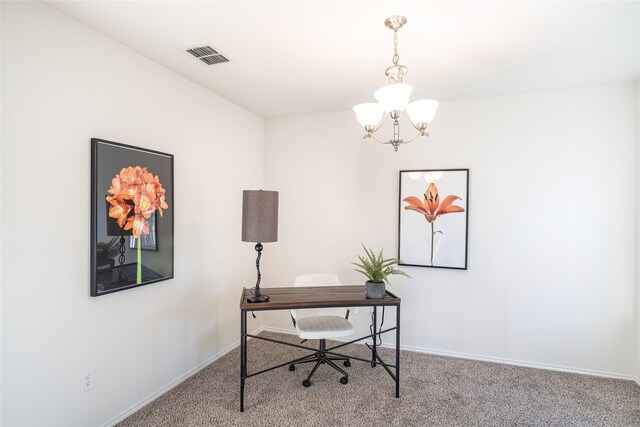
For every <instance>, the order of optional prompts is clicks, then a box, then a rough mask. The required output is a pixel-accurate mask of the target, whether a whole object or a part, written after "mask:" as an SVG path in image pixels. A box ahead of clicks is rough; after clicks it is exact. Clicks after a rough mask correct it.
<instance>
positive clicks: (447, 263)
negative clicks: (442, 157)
mask: <svg viewBox="0 0 640 427" xmlns="http://www.w3.org/2000/svg"><path fill="white" fill-rule="evenodd" d="M399 193H400V197H399V201H400V203H399V226H398V229H399V233H398V240H399V241H398V258H399V259H400V260H401V262H400V264H401V265H408V266H415V267H434V268H453V269H459V270H466V269H467V246H468V243H467V240H468V223H469V221H468V218H469V216H468V215H469V169H433V170H431V169H429V170H405V171H400V192H399Z"/></svg>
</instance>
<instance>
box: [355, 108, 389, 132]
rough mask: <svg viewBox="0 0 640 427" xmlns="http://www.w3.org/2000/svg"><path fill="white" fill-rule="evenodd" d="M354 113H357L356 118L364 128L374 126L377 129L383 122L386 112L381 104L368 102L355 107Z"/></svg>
mask: <svg viewBox="0 0 640 427" xmlns="http://www.w3.org/2000/svg"><path fill="white" fill-rule="evenodd" d="M353 111H354V112H355V113H356V118H357V119H358V121H359V122H360V125H362V126H363V127H365V128H366V127H367V126H372V127H373V128H375V127H376V126H378V125H379V124H380V122H381V121H382V116H383V115H384V110H383V109H382V107H380V104H377V103H375V102H368V103H365V104H358V105H356V106H355V107H353Z"/></svg>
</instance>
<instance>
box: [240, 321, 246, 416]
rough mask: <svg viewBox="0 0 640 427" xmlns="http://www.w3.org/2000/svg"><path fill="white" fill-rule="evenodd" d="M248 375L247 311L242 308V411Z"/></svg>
mask: <svg viewBox="0 0 640 427" xmlns="http://www.w3.org/2000/svg"><path fill="white" fill-rule="evenodd" d="M246 376H247V311H246V310H240V412H244V381H245V377H246Z"/></svg>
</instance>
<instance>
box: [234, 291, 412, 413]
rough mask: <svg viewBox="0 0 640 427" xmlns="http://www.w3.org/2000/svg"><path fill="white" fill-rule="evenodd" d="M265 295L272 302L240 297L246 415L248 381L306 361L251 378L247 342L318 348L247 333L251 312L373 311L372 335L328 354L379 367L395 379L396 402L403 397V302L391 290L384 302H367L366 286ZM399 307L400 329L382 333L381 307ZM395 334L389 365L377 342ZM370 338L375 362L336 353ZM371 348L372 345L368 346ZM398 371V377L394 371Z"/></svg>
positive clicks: (256, 373)
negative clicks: (318, 309) (261, 341)
mask: <svg viewBox="0 0 640 427" xmlns="http://www.w3.org/2000/svg"><path fill="white" fill-rule="evenodd" d="M261 290H262V293H263V294H264V295H269V301H268V302H263V303H249V302H247V298H248V297H250V296H252V293H251V289H245V288H243V289H242V294H241V297H240V411H244V386H245V380H247V379H248V378H251V377H253V376H256V375H260V374H263V373H265V372H268V371H271V370H273V369H277V368H281V367H283V366H287V365H289V364H291V363H294V362H297V361H299V360H302V359H304V358H305V357H306V356H305V357H301V358H298V359H294V360H290V361H288V362H286V363H281V364H279V365H277V366H272V367H270V368H267V369H262V370H260V371H257V372H253V373H251V374H249V373H248V372H247V371H248V367H247V338H249V337H251V338H255V339H260V340H264V341H270V342H275V343H279V344H283V345H288V346H291V347H296V348H302V349H305V350H309V351H312V352H315V351H317V349H316V348H312V347H307V346H304V345H298V344H292V343H288V342H285V341H279V340H274V339H271V338H266V337H261V336H258V335H251V334H248V333H247V312H248V311H269V310H292V309H303V308H331V307H345V308H348V307H373V322H372V333H371V334H369V335H366V336H363V337H360V338H357V339H354V340H351V341H349V342H346V343H342V344H339V345H336V346H333V347H331V348H328V349H326V351H325V353H327V354H330V355H335V356H345V357H349V358H350V359H352V360H357V361H361V362H367V363H370V364H371V367H373V368H375V367H376V366H377V365H380V366H382V367H383V368H384V369H385V370H386V371H387V373H388V374H389V375H390V376H391V378H393V380H394V381H395V386H396V398H398V397H400V298H398V297H397V296H396V295H394V294H392V293H391V292H389V291H388V290H387V291H386V294H385V296H384V298H379V299H367V298H365V295H364V285H353V286H352V285H345V286H309V287H295V288H294V287H287V288H262V289H261ZM385 306H395V307H396V326H395V327H393V328H387V329H385V330H382V331H378V330H377V328H378V321H377V315H378V307H385ZM393 330H395V331H396V332H395V336H396V360H395V364H393V365H391V364H388V363H386V362H385V361H384V360H382V358H381V357H380V355H378V352H377V338H378V337H379V336H380V335H382V334H384V333H386V332H390V331H393ZM367 338H372V339H373V345H371V346H369V347H370V348H371V359H370V360H368V359H362V358H359V357H354V356H351V355H345V354H340V353H336V352H334V351H333V350H336V349H338V348H341V347H344V346H346V345H349V344H353V343H355V342H358V341H362V340H365V339H367ZM367 345H368V344H367ZM391 369H394V370H395V373H394V372H392V371H391Z"/></svg>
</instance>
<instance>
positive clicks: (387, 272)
mask: <svg viewBox="0 0 640 427" xmlns="http://www.w3.org/2000/svg"><path fill="white" fill-rule="evenodd" d="M362 247H363V248H364V251H365V253H366V254H367V255H366V257H364V256H362V255H358V259H359V260H360V262H359V263H358V262H354V263H352V264H353V265H355V266H356V267H358V268H356V269H355V270H356V271H357V272H360V273H362V274H364V275H365V276H367V279H369V280H367V282H366V283H365V288H364V289H365V295H366V297H367V298H384V293H385V289H386V286H385V285H386V284H389V276H391V275H395V274H397V275H400V276H405V277H409V278H411V276H409V275H408V274H407V273H405V272H404V271H402V270H398V269H396V268H395V266H396V265H397V264H398V263H399V262H400V260H399V259H396V258H387V259H384V256H383V255H382V250H381V251H380V253H379V254H378V255H377V256H376V255H375V253H374V252H373V250H372V249H371V248H369V249H367V247H366V246H365V245H364V243H363V244H362Z"/></svg>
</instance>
